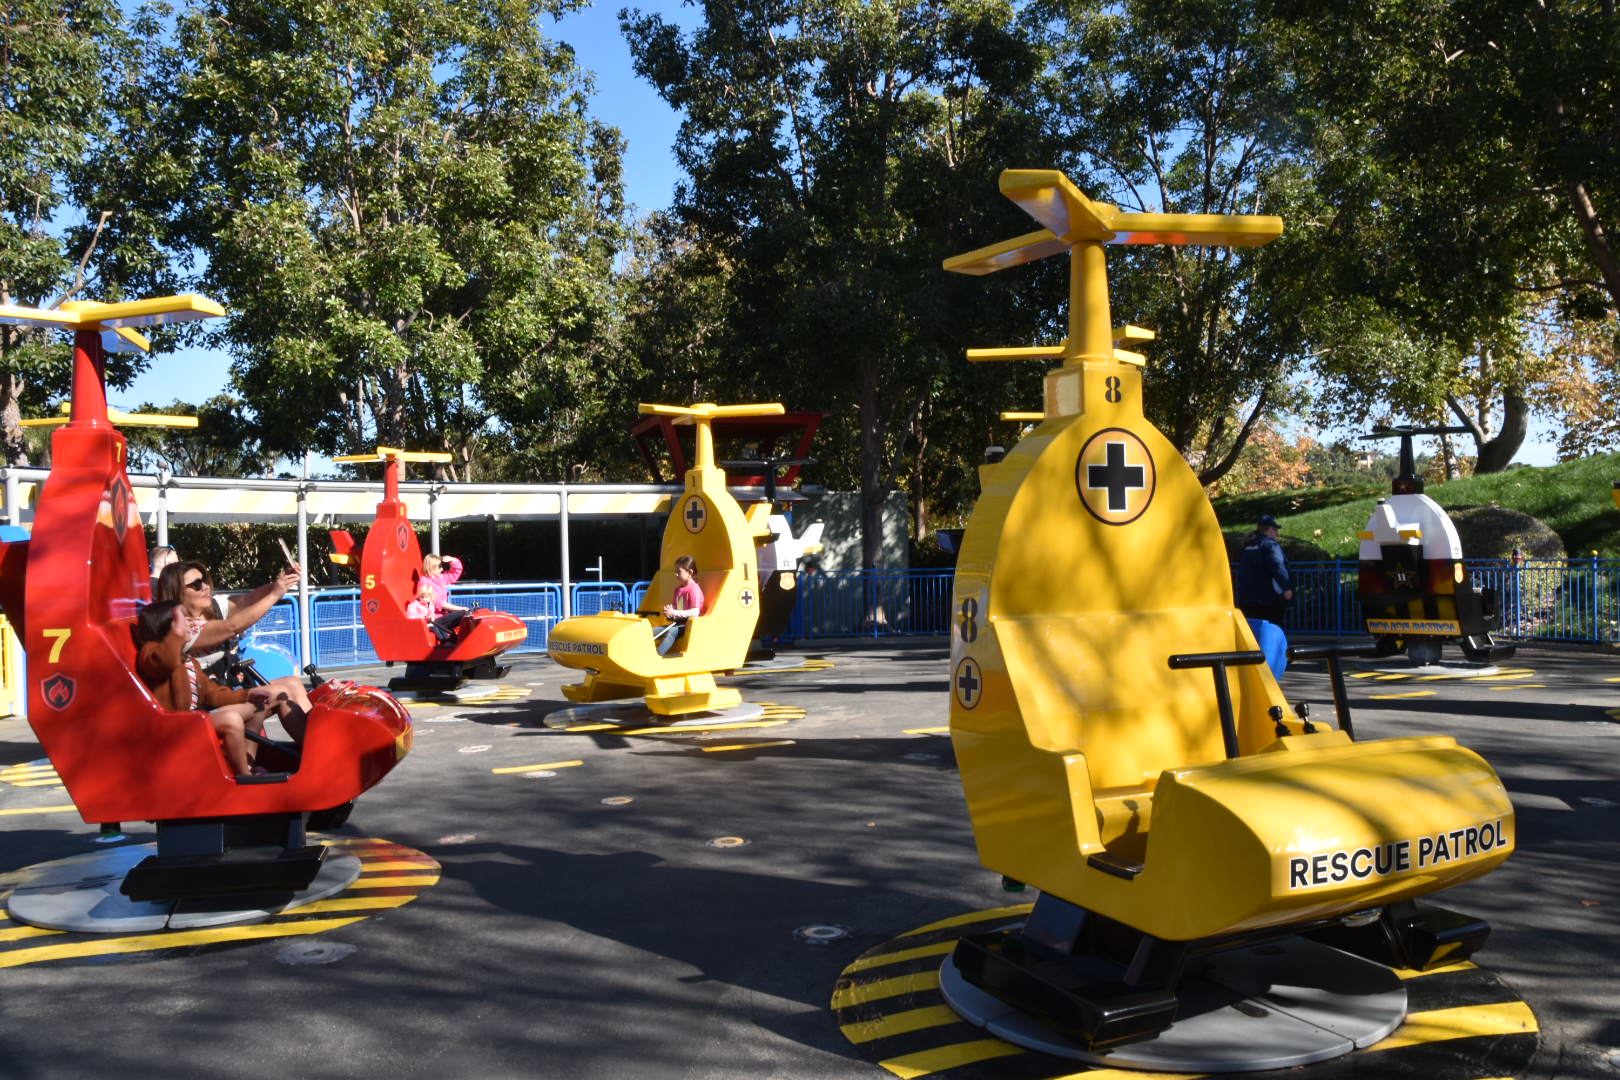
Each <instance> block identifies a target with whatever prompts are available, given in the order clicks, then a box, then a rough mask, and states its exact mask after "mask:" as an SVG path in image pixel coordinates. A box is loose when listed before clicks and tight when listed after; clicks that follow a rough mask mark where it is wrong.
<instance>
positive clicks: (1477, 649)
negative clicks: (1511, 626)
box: [1457, 634, 1518, 664]
mask: <svg viewBox="0 0 1620 1080" xmlns="http://www.w3.org/2000/svg"><path fill="white" fill-rule="evenodd" d="M1457 644H1458V645H1460V646H1462V652H1463V655H1464V656H1466V657H1467V658H1468V659H1470V660H1472V661H1474V662H1475V663H1484V664H1489V663H1495V662H1496V661H1498V660H1507V659H1509V658H1511V657H1512V656H1513V654H1514V653H1515V652H1517V651H1518V649H1517V647H1516V646H1513V645H1504V644H1502V643H1501V642H1499V641H1497V640H1496V639H1495V638H1493V637H1492V636H1491V635H1490V634H1475V635H1473V636H1472V637H1465V638H1461V639H1459V640H1458V642H1457Z"/></svg>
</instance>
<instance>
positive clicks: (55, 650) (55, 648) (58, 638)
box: [40, 627, 73, 664]
mask: <svg viewBox="0 0 1620 1080" xmlns="http://www.w3.org/2000/svg"><path fill="white" fill-rule="evenodd" d="M40 632H41V633H43V634H44V635H45V636H46V637H48V638H50V639H51V655H50V657H49V658H48V660H47V661H46V662H47V663H51V664H54V663H56V662H57V661H58V660H60V659H62V646H64V645H66V644H67V639H68V638H70V637H72V636H73V628H72V627H64V628H62V629H60V630H42V631H40Z"/></svg>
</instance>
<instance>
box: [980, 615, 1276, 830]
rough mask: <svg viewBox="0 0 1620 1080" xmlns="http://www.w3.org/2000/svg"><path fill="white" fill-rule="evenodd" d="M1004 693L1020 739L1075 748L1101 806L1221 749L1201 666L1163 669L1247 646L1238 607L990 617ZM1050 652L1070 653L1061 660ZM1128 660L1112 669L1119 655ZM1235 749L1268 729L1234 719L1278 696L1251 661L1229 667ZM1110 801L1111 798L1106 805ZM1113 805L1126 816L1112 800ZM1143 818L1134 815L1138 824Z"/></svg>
mask: <svg viewBox="0 0 1620 1080" xmlns="http://www.w3.org/2000/svg"><path fill="white" fill-rule="evenodd" d="M995 627H996V635H997V638H998V639H999V641H1000V644H1001V649H1002V654H1003V656H1004V657H1005V658H1006V663H1007V670H1008V671H1009V672H1015V673H1016V677H1015V678H1014V679H1013V680H1012V690H1013V693H1014V694H1016V695H1017V698H1018V703H1019V706H1020V708H1021V711H1022V713H1023V716H1024V719H1025V726H1026V727H1027V729H1028V733H1029V738H1030V741H1031V743H1032V744H1033V745H1034V746H1035V747H1037V748H1038V749H1041V750H1046V751H1050V752H1053V753H1058V754H1066V753H1071V752H1074V751H1079V752H1081V753H1083V754H1085V758H1086V768H1087V771H1088V773H1089V775H1090V779H1091V787H1092V791H1093V793H1094V795H1095V796H1096V797H1097V799H1098V800H1099V814H1104V815H1106V813H1107V812H1108V811H1107V809H1106V808H1104V807H1103V806H1102V805H1101V804H1102V803H1103V802H1105V801H1108V800H1112V799H1115V798H1117V799H1122V800H1128V799H1130V798H1132V797H1134V796H1137V795H1142V794H1150V793H1151V792H1152V790H1153V787H1154V785H1155V784H1156V783H1157V782H1158V778H1159V775H1160V774H1161V773H1162V772H1164V770H1166V769H1175V768H1182V767H1184V766H1188V765H1197V764H1204V763H1207V762H1211V761H1220V760H1222V759H1224V758H1225V756H1226V753H1225V748H1224V744H1223V742H1222V739H1221V723H1220V712H1219V709H1218V707H1217V705H1216V699H1215V693H1214V688H1213V684H1212V683H1211V681H1210V674H1209V672H1208V670H1205V669H1183V670H1172V669H1171V668H1170V667H1168V665H1167V663H1166V660H1167V658H1168V657H1169V656H1170V655H1171V654H1172V653H1201V652H1232V651H1235V650H1252V649H1254V648H1255V643H1254V637H1253V635H1252V634H1251V633H1250V632H1249V628H1248V624H1247V623H1246V622H1245V621H1244V619H1243V616H1242V615H1241V614H1239V613H1238V612H1235V611H1232V610H1230V609H1226V610H1222V609H1219V608H1176V609H1170V610H1165V611H1148V612H1143V611H1135V612H1129V613H1108V614H1096V615H1081V614H1069V615H1026V616H1007V617H1003V618H1000V619H998V620H997V621H996V624H995ZM1052 656H1063V657H1066V658H1077V659H1078V664H1075V663H1074V662H1073V659H1071V660H1068V661H1066V662H1065V663H1064V664H1061V665H1059V664H1054V663H1052V662H1051V659H1050V658H1051V657H1052ZM1122 656H1124V657H1134V658H1137V662H1135V663H1132V664H1130V665H1129V667H1128V668H1121V667H1120V665H1119V659H1120V657H1122ZM1228 674H1229V677H1230V678H1229V682H1230V685H1231V689H1232V711H1233V713H1234V715H1235V716H1237V717H1238V718H1239V721H1240V722H1239V731H1238V739H1239V747H1240V750H1241V752H1242V753H1244V754H1250V753H1253V752H1255V751H1256V750H1258V749H1259V748H1260V747H1261V746H1264V745H1265V744H1266V743H1269V742H1270V741H1271V740H1272V738H1273V733H1272V732H1271V731H1270V730H1269V729H1267V728H1265V727H1262V726H1261V725H1258V724H1254V723H1252V722H1251V723H1250V724H1249V725H1248V726H1247V727H1245V726H1244V724H1243V723H1242V720H1243V718H1250V719H1251V721H1252V718H1253V717H1256V716H1258V717H1265V716H1266V711H1267V709H1268V708H1269V707H1270V706H1272V705H1281V704H1283V701H1282V697H1281V694H1280V693H1279V692H1277V691H1276V690H1275V689H1274V687H1275V683H1269V684H1268V681H1267V680H1265V679H1263V678H1262V677H1261V676H1260V674H1259V669H1257V668H1253V667H1234V668H1230V669H1229V670H1228ZM1115 805H1116V804H1114V803H1112V802H1110V803H1109V807H1114V806H1115ZM1117 808H1118V812H1123V813H1126V814H1133V813H1136V811H1135V810H1132V809H1130V808H1126V807H1125V806H1124V804H1123V803H1122V802H1121V803H1118V804H1117ZM1143 825H1144V826H1145V821H1144V822H1143Z"/></svg>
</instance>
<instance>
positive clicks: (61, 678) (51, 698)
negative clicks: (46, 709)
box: [39, 671, 78, 712]
mask: <svg viewBox="0 0 1620 1080" xmlns="http://www.w3.org/2000/svg"><path fill="white" fill-rule="evenodd" d="M77 689H78V688H77V687H76V686H74V685H73V680H72V679H71V678H69V677H68V676H66V675H64V674H62V673H61V672H60V671H58V672H57V673H56V674H55V675H52V676H51V677H50V678H48V679H46V680H45V681H44V682H42V683H40V684H39V695H40V697H42V698H44V699H45V704H47V705H49V706H50V707H51V708H53V709H55V710H57V711H58V712H60V711H62V710H63V709H65V708H67V707H68V706H69V705H71V704H73V694H74V692H75V691H76V690H77Z"/></svg>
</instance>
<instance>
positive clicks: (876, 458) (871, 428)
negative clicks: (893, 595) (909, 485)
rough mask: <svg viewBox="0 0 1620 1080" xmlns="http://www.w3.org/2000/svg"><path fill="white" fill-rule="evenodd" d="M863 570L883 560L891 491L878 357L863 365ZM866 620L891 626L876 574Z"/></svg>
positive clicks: (870, 585) (868, 587)
mask: <svg viewBox="0 0 1620 1080" xmlns="http://www.w3.org/2000/svg"><path fill="white" fill-rule="evenodd" d="M860 409H861V569H862V570H876V569H878V568H879V566H880V564H881V563H882V561H883V503H884V500H885V498H886V497H887V495H888V494H889V492H888V489H887V486H886V485H885V484H884V483H883V482H882V480H881V479H880V478H881V476H882V474H883V471H884V470H883V421H882V416H883V405H882V402H881V401H880V400H879V393H878V359H877V358H876V357H873V356H868V357H867V358H866V359H865V360H864V361H863V363H862V364H861V391H860ZM865 590H866V596H865V603H864V604H863V607H864V608H865V609H866V615H867V619H868V620H869V621H870V624H871V627H872V628H873V629H876V628H878V627H881V626H886V625H888V622H889V615H888V612H887V611H886V610H885V608H884V604H883V590H882V589H881V588H880V587H879V583H878V581H877V579H876V578H875V576H868V577H867V579H866V582H865Z"/></svg>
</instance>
